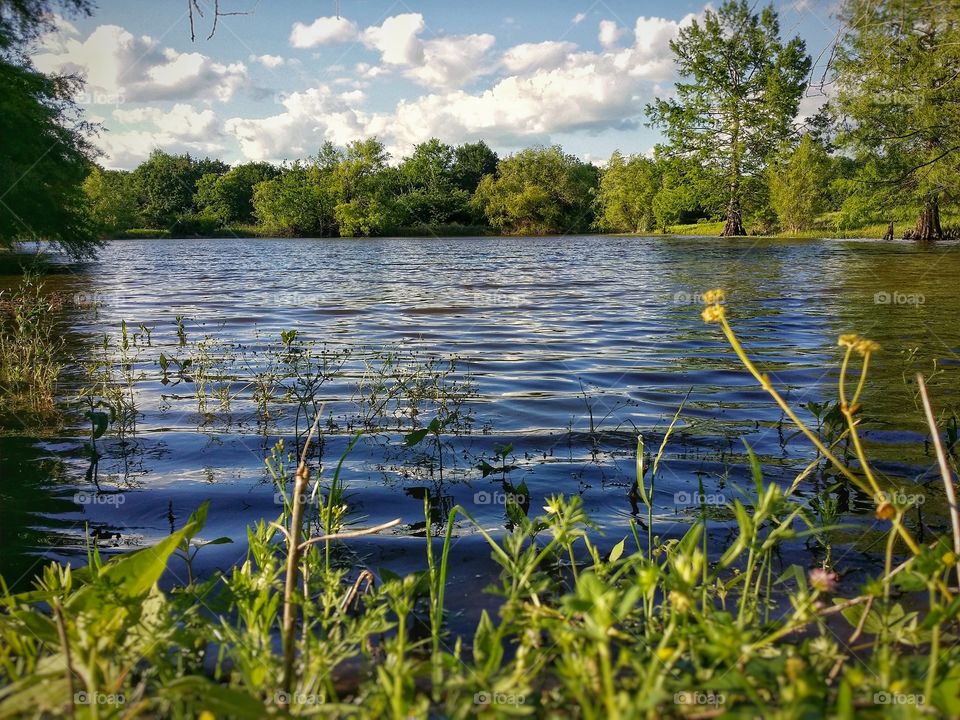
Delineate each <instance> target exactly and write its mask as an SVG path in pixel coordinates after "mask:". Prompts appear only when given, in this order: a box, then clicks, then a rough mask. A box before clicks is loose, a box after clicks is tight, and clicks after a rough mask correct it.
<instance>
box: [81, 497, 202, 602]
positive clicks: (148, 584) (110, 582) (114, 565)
mask: <svg viewBox="0 0 960 720" xmlns="http://www.w3.org/2000/svg"><path fill="white" fill-rule="evenodd" d="M206 516H207V503H206V502H205V503H203V505H201V506H200V508H199V509H198V510H197V511H196V512H195V513H194V514H193V515H191V516H190V519H189V520H188V521H187V524H186V525H185V526H184V527H183V528H181V529H180V530H178V531H177V532H175V533H173V534H172V535H169V536H167V537H165V538H164V539H163V540H161V541H160V542H158V543H157V544H156V545H153V546H151V547H147V548H143V549H142V550H137V551H135V552H132V553H127V554H126V555H121V556H120V557H118V558H116V559H114V560H111V561H110V562H108V563H107V564H106V565H104V566H103V567H102V568H101V570H100V573H99V574H98V576H97V578H96V580H95V581H94V582H93V583H92V584H90V585H86V586H84V587H83V588H81V589H80V590H79V591H77V592H76V593H75V594H74V595H73V596H71V597H70V598H69V599H68V600H67V602H66V603H65V604H64V607H65V608H67V609H69V610H71V611H82V610H86V609H89V608H90V607H91V606H92V605H93V604H100V603H103V602H104V600H105V598H109V599H110V600H111V601H117V602H121V601H122V600H123V599H124V598H135V597H140V596H141V595H144V594H146V593H147V592H148V591H149V590H150V588H152V587H153V586H154V584H155V583H156V582H157V581H158V580H159V579H160V576H161V575H163V571H164V570H165V569H166V567H167V560H169V559H170V556H171V555H172V554H173V553H174V552H175V551H176V550H177V548H178V547H180V545H181V543H182V542H183V541H184V540H185V539H187V538H190V537H192V536H193V535H194V534H195V533H196V532H198V531H199V530H200V529H201V528H202V527H203V524H202V523H203V521H204V520H206ZM105 587H107V588H109V594H104V593H102V592H100V593H98V592H97V590H103V589H104V588H105Z"/></svg>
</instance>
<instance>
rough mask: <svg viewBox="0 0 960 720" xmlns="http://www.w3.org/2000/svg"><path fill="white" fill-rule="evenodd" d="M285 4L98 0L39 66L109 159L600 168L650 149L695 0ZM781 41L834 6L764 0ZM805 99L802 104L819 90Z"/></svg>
mask: <svg viewBox="0 0 960 720" xmlns="http://www.w3.org/2000/svg"><path fill="white" fill-rule="evenodd" d="M337 5H338V3H337V2H335V0H320V1H319V2H299V3H298V2H290V1H288V0H259V1H258V0H221V10H222V11H224V12H231V11H238V12H239V11H249V13H248V14H245V15H236V16H227V17H221V18H220V19H219V25H218V29H217V33H216V34H215V35H214V37H213V38H212V39H210V40H207V35H208V34H209V31H210V27H211V15H212V6H211V4H210V3H208V2H202V3H201V7H204V8H206V17H203V18H201V17H198V16H195V18H194V20H195V24H196V35H197V38H196V41H194V42H191V40H190V27H189V20H188V17H187V14H186V3H183V2H178V1H175V0H153V1H151V2H147V1H145V0H129V1H127V2H120V1H119V0H101V2H100V3H99V7H98V8H97V10H96V11H95V13H94V15H93V16H92V17H90V18H65V19H64V20H63V21H62V22H61V23H60V25H59V30H58V32H56V33H52V34H50V35H48V36H46V37H44V38H43V39H42V41H41V43H40V45H39V47H38V48H37V52H36V55H35V60H36V63H37V65H38V66H39V67H40V68H41V69H43V70H46V71H75V72H80V73H81V74H83V75H84V76H85V77H86V78H87V80H88V85H87V90H86V92H85V93H84V94H83V95H82V96H81V97H80V98H79V100H80V101H81V103H82V104H83V105H84V106H85V108H86V109H87V112H88V115H89V116H90V117H91V118H92V119H94V120H96V121H99V122H101V123H102V124H103V126H104V131H103V132H102V133H101V135H100V138H99V141H98V144H99V145H100V147H101V148H102V150H103V152H104V156H103V158H102V162H103V163H104V164H105V165H107V166H108V167H124V168H129V167H132V166H134V165H135V164H136V163H137V162H139V161H140V160H142V159H143V158H144V157H146V155H147V154H148V153H149V152H150V150H151V149H152V148H153V147H162V148H164V149H167V150H171V151H178V152H182V151H188V152H191V153H193V154H195V155H212V156H218V157H222V158H223V159H225V160H227V161H228V162H239V161H242V160H248V159H249V160H270V161H273V162H280V161H283V160H292V159H295V158H297V157H304V156H306V155H309V154H312V153H314V152H315V151H316V149H317V148H318V147H319V146H320V145H321V144H322V143H323V142H324V141H325V140H331V141H333V142H335V143H337V144H340V145H342V144H345V143H346V142H349V141H350V140H352V139H356V138H360V137H366V136H370V135H377V136H378V137H380V138H381V139H382V140H383V141H384V143H385V144H386V145H387V147H388V149H389V150H390V151H391V153H392V154H393V155H394V156H395V157H399V156H401V155H403V154H405V153H407V152H409V150H410V149H411V148H412V146H413V145H414V144H415V143H417V142H421V141H423V140H426V139H428V138H429V137H432V136H436V137H439V138H440V139H442V140H445V141H447V142H451V143H460V142H464V141H473V140H478V139H483V140H485V141H486V142H487V143H488V144H490V145H491V146H492V147H494V148H495V149H496V150H497V151H498V152H501V153H509V152H511V151H513V150H516V149H518V148H521V147H527V146H530V145H536V144H551V143H560V144H561V145H563V147H564V148H565V149H566V150H567V151H568V152H571V153H573V154H576V155H578V156H580V157H582V158H584V159H588V160H593V161H598V162H601V161H603V160H604V159H605V158H607V157H609V155H610V153H611V152H612V151H613V150H615V149H620V150H622V151H623V152H625V153H642V152H648V151H649V150H650V149H651V148H652V147H653V145H654V144H655V143H656V142H657V141H658V134H657V132H656V131H655V130H653V129H651V128H648V127H646V126H645V124H644V123H645V117H644V115H643V108H644V106H645V105H646V104H647V103H648V102H650V101H651V100H652V99H653V98H654V97H656V96H664V95H668V94H669V93H670V92H671V89H672V86H673V82H674V80H675V74H674V68H673V62H672V59H671V57H670V50H669V41H670V39H671V38H672V37H673V36H674V35H675V34H676V32H677V31H678V29H679V27H681V26H682V24H683V23H686V22H690V21H691V19H692V18H694V17H696V16H697V15H698V14H701V13H702V12H703V10H704V8H705V7H708V5H706V4H705V3H703V2H689V1H687V0H674V1H672V2H664V1H661V0H656V1H654V2H626V1H623V0H599V1H597V2H588V1H584V0H574V1H555V2H539V1H538V2H519V1H518V0H514V1H513V2H505V1H502V0H483V1H480V2H455V1H448V2H413V0H408V1H406V2H403V1H400V2H387V1H379V0H340V2H339V12H340V15H339V18H338V17H337V16H336V9H337ZM774 6H775V7H776V9H777V10H778V12H779V14H780V20H781V28H782V31H783V35H784V36H787V37H792V36H793V35H796V34H799V35H800V36H801V37H803V38H804V39H805V40H806V41H807V47H808V51H809V52H810V54H811V55H812V56H813V57H814V59H815V60H816V59H817V58H818V57H819V56H820V54H821V52H822V51H823V50H824V48H826V47H828V46H829V45H830V44H831V43H832V42H833V40H834V37H835V34H836V21H835V19H834V17H833V16H834V13H835V4H834V0H791V1H787V2H775V3H774ZM810 94H811V95H812V97H810V98H808V99H806V100H805V101H804V103H803V108H804V110H806V111H810V110H812V109H814V108H815V107H816V106H817V105H818V104H819V102H820V100H821V99H820V98H818V97H816V95H817V93H815V92H811V93H810Z"/></svg>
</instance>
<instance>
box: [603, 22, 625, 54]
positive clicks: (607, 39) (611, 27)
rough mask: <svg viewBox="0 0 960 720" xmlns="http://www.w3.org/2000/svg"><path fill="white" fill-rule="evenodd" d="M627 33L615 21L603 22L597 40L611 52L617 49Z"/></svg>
mask: <svg viewBox="0 0 960 720" xmlns="http://www.w3.org/2000/svg"><path fill="white" fill-rule="evenodd" d="M625 32H626V28H622V27H620V26H619V25H617V23H615V22H614V21H613V20H601V21H600V32H599V33H598V35H597V39H598V40H599V41H600V45H602V46H603V47H604V48H606V49H608V50H609V49H610V48H613V47H616V45H617V42H618V41H619V40H620V37H621V36H622V35H623V34H624V33H625Z"/></svg>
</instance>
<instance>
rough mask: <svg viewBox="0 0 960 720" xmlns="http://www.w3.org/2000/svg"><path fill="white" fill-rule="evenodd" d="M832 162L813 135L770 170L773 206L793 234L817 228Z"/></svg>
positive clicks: (802, 140) (807, 137)
mask: <svg viewBox="0 0 960 720" xmlns="http://www.w3.org/2000/svg"><path fill="white" fill-rule="evenodd" d="M829 172H830V160H829V158H828V157H827V153H826V150H824V148H823V147H822V146H821V145H819V144H817V143H816V142H815V141H814V139H813V138H812V137H811V136H810V135H804V136H803V137H802V138H801V139H800V144H799V145H797V147H795V148H793V149H792V150H791V151H790V152H788V153H787V154H786V155H785V157H784V158H783V160H782V161H781V162H777V163H772V164H771V165H770V167H769V168H768V170H767V175H768V181H769V185H770V205H771V206H772V207H773V210H774V212H776V214H777V218H778V219H779V220H780V224H781V225H783V226H784V227H785V228H787V229H788V230H790V231H791V232H799V231H801V230H806V229H808V228H810V227H812V226H813V221H814V220H815V219H816V217H817V215H818V214H819V213H821V212H823V209H824V206H825V202H826V197H827V188H828V185H829Z"/></svg>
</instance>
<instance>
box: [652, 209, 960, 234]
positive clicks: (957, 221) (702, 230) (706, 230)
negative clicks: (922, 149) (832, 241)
mask: <svg viewBox="0 0 960 720" xmlns="http://www.w3.org/2000/svg"><path fill="white" fill-rule="evenodd" d="M836 216H837V213H826V214H824V215H822V216H821V217H820V218H819V219H818V220H817V222H816V223H815V225H816V226H815V227H814V228H812V229H810V230H803V231H800V232H786V231H784V232H779V233H775V234H773V235H756V236H754V237H772V238H808V239H814V238H836V239H858V238H867V239H876V240H879V239H882V238H883V236H884V235H886V233H887V226H888V223H886V222H883V223H871V224H869V225H863V226H861V227H857V228H846V229H843V230H838V229H837V228H836V226H835V224H834V220H835V218H836ZM915 223H916V218H915V217H901V218H896V219H894V228H893V229H894V237H896V238H900V237H903V234H904V232H906V231H907V230H911V229H912V228H913V227H914V225H915ZM941 224H942V225H943V226H944V227H947V226H955V225H960V215H950V214H944V215H943V216H942V218H941ZM723 226H724V223H723V221H716V222H698V223H690V224H687V225H671V226H670V228H669V229H668V230H669V232H667V233H664V234H665V235H683V236H699V235H703V236H707V237H719V236H720V233H721V232H723ZM747 232H748V233H749V232H750V228H749V226H748V227H747Z"/></svg>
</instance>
